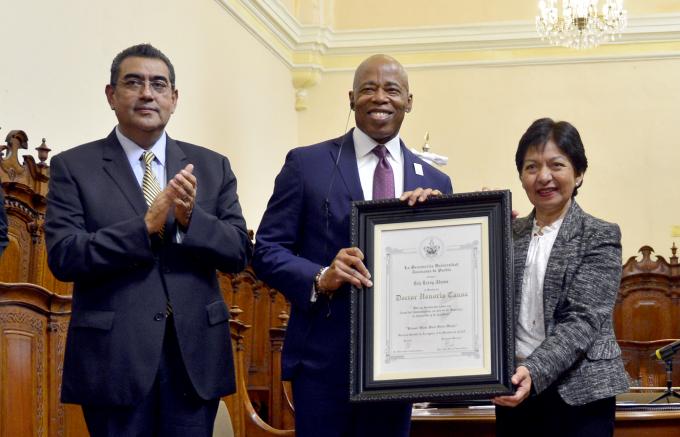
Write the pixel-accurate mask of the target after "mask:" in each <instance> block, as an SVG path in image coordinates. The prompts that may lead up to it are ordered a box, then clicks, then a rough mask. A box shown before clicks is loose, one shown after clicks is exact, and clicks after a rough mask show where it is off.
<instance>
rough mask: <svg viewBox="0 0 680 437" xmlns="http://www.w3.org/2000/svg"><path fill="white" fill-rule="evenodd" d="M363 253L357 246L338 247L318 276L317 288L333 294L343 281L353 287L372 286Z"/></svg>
mask: <svg viewBox="0 0 680 437" xmlns="http://www.w3.org/2000/svg"><path fill="white" fill-rule="evenodd" d="M363 260H364V254H363V253H361V250H359V248H358V247H348V248H345V249H340V251H339V252H338V254H337V255H335V258H334V259H333V262H331V265H330V266H329V267H328V269H327V270H326V271H325V272H324V274H323V275H321V278H319V288H320V289H321V290H323V291H324V292H325V293H328V294H333V292H334V291H335V290H337V289H338V288H340V286H341V285H342V284H344V283H350V284H352V285H354V286H355V287H372V286H373V282H371V274H370V273H369V271H368V269H366V266H364V263H363Z"/></svg>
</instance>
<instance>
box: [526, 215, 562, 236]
mask: <svg viewBox="0 0 680 437" xmlns="http://www.w3.org/2000/svg"><path fill="white" fill-rule="evenodd" d="M563 221H564V217H562V218H561V219H559V220H555V221H554V222H552V223H551V224H549V225H548V226H539V225H538V223H537V222H536V219H534V228H533V230H532V231H531V234H532V235H536V234H538V235H546V234H551V233H553V232H557V231H559V230H560V226H562V222H563Z"/></svg>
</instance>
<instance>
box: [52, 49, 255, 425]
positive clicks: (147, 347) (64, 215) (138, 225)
mask: <svg viewBox="0 0 680 437" xmlns="http://www.w3.org/2000/svg"><path fill="white" fill-rule="evenodd" d="M106 96H107V99H108V103H109V105H110V107H111V109H112V110H114V111H115V114H116V118H117V119H118V126H116V128H115V129H114V130H113V131H112V132H111V133H110V134H109V136H108V137H106V138H104V139H101V140H97V141H94V142H91V143H88V144H84V145H82V146H79V147H75V148H73V149H71V150H68V151H66V152H63V153H61V154H59V155H57V156H55V157H54V158H53V159H52V163H51V166H52V168H51V179H50V186H49V193H48V205H47V217H46V222H45V232H46V239H47V249H48V263H49V266H50V268H51V269H52V272H53V273H54V275H55V276H56V277H57V278H59V279H61V280H63V281H73V282H74V289H73V314H72V318H71V323H70V326H69V331H68V337H67V343H66V352H65V362H64V374H63V385H62V393H61V399H62V401H63V402H66V403H76V404H81V405H82V407H83V412H84V415H85V420H86V422H87V425H88V429H89V431H90V433H91V435H93V436H124V435H125V436H128V435H130V436H131V435H144V436H164V437H167V436H206V437H207V436H212V427H213V421H214V418H215V413H216V411H217V406H218V401H219V398H220V397H221V396H224V395H227V394H229V393H232V392H234V390H235V384H234V369H233V361H232V354H231V348H230V344H231V343H230V335H229V324H228V321H229V312H228V310H227V306H226V304H225V302H224V300H223V298H222V295H221V292H220V289H219V286H218V282H217V276H216V269H219V270H222V271H224V272H237V271H240V270H242V269H243V268H244V267H245V266H246V264H247V263H248V260H249V257H250V254H251V246H250V242H249V239H248V235H247V231H246V224H245V221H244V219H243V216H242V214H241V207H240V206H239V202H238V197H237V195H236V177H235V176H234V173H233V172H232V171H231V167H230V165H229V161H228V160H227V158H225V157H224V156H221V155H219V154H217V153H215V152H212V151H210V150H208V149H205V148H202V147H199V146H195V145H192V144H188V143H185V142H181V141H176V140H174V139H172V138H170V137H169V136H168V135H167V134H166V132H165V126H166V124H167V122H168V120H169V119H170V116H171V114H172V113H173V112H174V110H175V107H176V105H177V97H178V93H177V89H176V88H175V73H174V68H173V66H172V64H171V62H170V60H169V59H168V58H167V57H166V56H165V55H164V54H163V53H161V52H160V51H159V50H157V49H156V48H154V47H152V46H151V45H148V44H141V45H137V46H133V47H130V48H128V49H126V50H124V51H123V52H121V53H120V54H118V56H116V58H115V59H114V61H113V64H112V66H111V79H110V82H109V84H108V85H106Z"/></svg>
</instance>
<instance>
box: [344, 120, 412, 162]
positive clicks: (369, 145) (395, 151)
mask: <svg viewBox="0 0 680 437" xmlns="http://www.w3.org/2000/svg"><path fill="white" fill-rule="evenodd" d="M352 139H353V140H354V153H355V154H356V157H357V159H360V158H363V157H364V156H366V155H368V154H369V153H371V151H372V150H373V148H374V147H375V146H377V145H378V144H380V143H377V142H376V141H375V140H374V139H373V138H371V137H369V136H368V135H366V134H365V133H364V132H363V131H362V130H361V129H359V128H358V127H357V128H354V131H353V132H352ZM385 147H386V148H387V150H388V151H389V152H390V156H392V158H393V159H394V160H396V161H401V141H400V140H399V134H398V133H397V135H396V136H395V137H394V138H392V139H391V140H389V141H388V142H387V143H385Z"/></svg>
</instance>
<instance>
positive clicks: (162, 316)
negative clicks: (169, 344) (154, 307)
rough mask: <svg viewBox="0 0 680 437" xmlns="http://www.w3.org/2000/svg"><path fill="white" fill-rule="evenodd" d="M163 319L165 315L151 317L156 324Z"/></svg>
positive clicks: (159, 314) (158, 314) (157, 314)
mask: <svg viewBox="0 0 680 437" xmlns="http://www.w3.org/2000/svg"><path fill="white" fill-rule="evenodd" d="M164 318H165V314H163V313H156V315H155V316H153V319H154V320H155V321H157V322H160V321H161V320H163V319H164Z"/></svg>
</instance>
